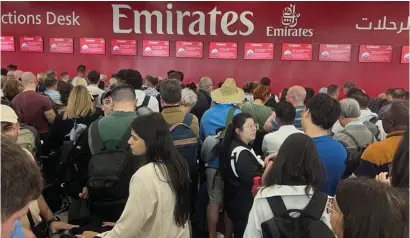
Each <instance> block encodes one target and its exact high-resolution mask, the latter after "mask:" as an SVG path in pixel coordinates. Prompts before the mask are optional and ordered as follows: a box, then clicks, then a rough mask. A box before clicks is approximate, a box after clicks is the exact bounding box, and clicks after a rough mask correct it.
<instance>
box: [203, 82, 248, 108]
mask: <svg viewBox="0 0 410 238" xmlns="http://www.w3.org/2000/svg"><path fill="white" fill-rule="evenodd" d="M211 98H212V100H213V101H214V102H216V103H219V104H233V103H239V102H242V101H243V100H244V99H245V92H244V91H243V90H242V89H240V88H238V87H236V83H235V79H232V78H227V79H226V80H225V82H224V83H223V84H222V87H220V88H218V89H215V90H214V91H212V92H211Z"/></svg>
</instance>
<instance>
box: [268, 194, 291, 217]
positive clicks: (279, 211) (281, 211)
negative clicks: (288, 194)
mask: <svg viewBox="0 0 410 238" xmlns="http://www.w3.org/2000/svg"><path fill="white" fill-rule="evenodd" d="M266 200H267V201H268V204H269V206H270V209H271V210H272V212H273V215H274V216H275V217H288V216H289V212H288V209H287V208H286V206H285V203H284V202H283V199H282V197H281V196H273V197H268V198H266Z"/></svg>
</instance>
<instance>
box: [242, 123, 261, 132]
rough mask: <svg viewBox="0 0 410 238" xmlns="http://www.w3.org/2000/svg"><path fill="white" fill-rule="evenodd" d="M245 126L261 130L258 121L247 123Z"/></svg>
mask: <svg viewBox="0 0 410 238" xmlns="http://www.w3.org/2000/svg"><path fill="white" fill-rule="evenodd" d="M245 127H247V128H249V129H250V130H253V129H255V130H259V124H257V123H254V124H248V125H245Z"/></svg>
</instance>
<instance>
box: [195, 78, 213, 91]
mask: <svg viewBox="0 0 410 238" xmlns="http://www.w3.org/2000/svg"><path fill="white" fill-rule="evenodd" d="M213 84H214V83H213V81H212V79H211V78H209V77H201V78H200V79H199V83H198V87H199V88H200V89H202V90H205V91H207V90H208V88H209V86H212V85H213Z"/></svg>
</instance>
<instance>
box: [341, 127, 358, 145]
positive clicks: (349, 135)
mask: <svg viewBox="0 0 410 238" xmlns="http://www.w3.org/2000/svg"><path fill="white" fill-rule="evenodd" d="M341 133H342V134H345V135H347V136H348V137H349V138H350V139H351V140H352V141H353V143H354V144H355V145H356V147H357V149H360V148H361V146H360V144H359V142H358V141H357V140H356V138H354V136H353V135H352V134H350V133H349V132H347V131H342V132H341Z"/></svg>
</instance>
